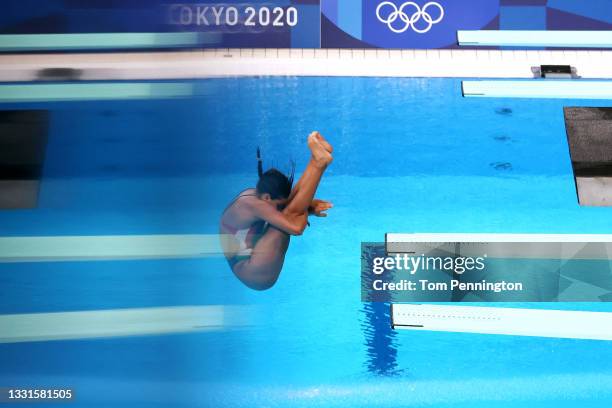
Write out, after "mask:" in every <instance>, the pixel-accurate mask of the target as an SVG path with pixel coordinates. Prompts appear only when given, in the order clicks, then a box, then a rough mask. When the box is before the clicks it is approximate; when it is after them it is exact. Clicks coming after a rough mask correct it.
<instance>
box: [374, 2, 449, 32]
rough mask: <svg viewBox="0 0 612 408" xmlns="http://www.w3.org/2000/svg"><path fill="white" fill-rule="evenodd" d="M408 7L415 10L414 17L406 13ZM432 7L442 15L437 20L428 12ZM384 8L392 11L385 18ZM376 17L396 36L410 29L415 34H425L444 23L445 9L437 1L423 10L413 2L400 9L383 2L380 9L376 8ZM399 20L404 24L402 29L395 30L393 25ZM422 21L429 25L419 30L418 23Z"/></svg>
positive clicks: (426, 5)
mask: <svg viewBox="0 0 612 408" xmlns="http://www.w3.org/2000/svg"><path fill="white" fill-rule="evenodd" d="M407 7H410V8H411V9H412V8H414V12H413V13H412V15H408V13H406V8H407ZM432 7H434V8H437V9H438V10H439V14H440V16H439V17H438V18H436V19H435V20H434V18H433V17H432V15H431V14H429V12H428V11H429V9H430V8H432ZM383 8H385V9H387V11H391V12H390V13H388V14H387V13H384V15H386V17H384V15H381V12H383V11H384V10H383ZM376 17H378V20H379V21H380V22H381V23H384V24H386V25H387V26H388V27H389V30H391V31H393V32H394V33H396V34H401V33H403V32H405V31H406V30H408V29H409V28H412V30H413V31H414V32H415V33H418V34H424V33H426V32H428V31H429V30H431V28H432V27H433V25H434V24H438V23H439V22H440V21H442V19H443V18H444V8H442V6H441V5H440V3H437V2H435V1H430V2H429V3H427V4H425V5H424V6H423V8H421V7H420V6H419V5H418V4H416V3H415V2H413V1H407V2H405V3H404V4H402V5H401V6H399V8H398V7H397V6H396V5H395V4H394V3H392V2H390V1H383V2H382V3H380V4H379V5H378V7H376ZM398 19H399V20H401V21H402V22H403V23H404V24H403V27H402V28H395V27H394V26H393V23H394V22H396V21H397V20H398ZM421 19H423V20H424V21H425V23H427V25H426V26H425V27H424V28H418V27H417V26H416V23H418V22H419V21H420V20H421Z"/></svg>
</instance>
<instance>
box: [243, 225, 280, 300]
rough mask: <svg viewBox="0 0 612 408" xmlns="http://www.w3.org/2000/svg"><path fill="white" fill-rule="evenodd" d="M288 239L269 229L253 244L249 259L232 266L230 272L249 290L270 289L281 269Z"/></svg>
mask: <svg viewBox="0 0 612 408" xmlns="http://www.w3.org/2000/svg"><path fill="white" fill-rule="evenodd" d="M289 239H290V236H289V234H287V233H285V232H283V231H280V230H277V229H276V228H274V227H269V228H268V229H267V231H266V232H265V233H264V234H263V235H262V237H261V238H260V239H259V240H258V241H257V243H256V244H255V247H254V248H253V253H252V255H251V257H250V258H249V259H248V260H245V261H242V262H239V263H237V264H236V265H234V267H233V268H232V270H233V271H234V273H235V274H236V276H237V277H238V279H240V281H242V283H244V284H245V285H247V286H248V287H249V288H251V289H256V290H266V289H269V288H271V287H272V286H273V285H274V283H276V280H277V279H278V275H280V272H281V270H282V268H283V263H284V262H285V254H286V253H287V248H288V247H289Z"/></svg>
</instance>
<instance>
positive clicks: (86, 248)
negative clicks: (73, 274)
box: [0, 234, 225, 263]
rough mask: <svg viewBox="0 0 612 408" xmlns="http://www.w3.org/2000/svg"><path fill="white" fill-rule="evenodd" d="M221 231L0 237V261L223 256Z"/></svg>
mask: <svg viewBox="0 0 612 408" xmlns="http://www.w3.org/2000/svg"><path fill="white" fill-rule="evenodd" d="M224 238H225V236H224V235H217V234H187V235H89V236H80V235H75V236H35V237H0V263H9V262H10V263H13V262H67V261H84V260H92V261H93V260H130V259H135V260H136V259H164V258H166V259H180V258H207V257H223V251H222V249H221V245H220V239H224Z"/></svg>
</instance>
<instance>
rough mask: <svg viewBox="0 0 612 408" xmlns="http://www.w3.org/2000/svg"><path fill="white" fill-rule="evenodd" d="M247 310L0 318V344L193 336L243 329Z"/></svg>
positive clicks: (119, 311)
mask: <svg viewBox="0 0 612 408" xmlns="http://www.w3.org/2000/svg"><path fill="white" fill-rule="evenodd" d="M254 317H255V314H254V308H253V307H251V306H237V305H231V306H229V305H206V306H176V307H151V308H131V309H112V310H93V311H75V312H54V313H29V314H9V315H0V343H20V342H35V341H51V340H76V339H91V338H111V337H124V336H142V335H164V334H175V333H195V332H202V331H220V330H232V329H240V328H246V327H250V326H252V325H253V319H254Z"/></svg>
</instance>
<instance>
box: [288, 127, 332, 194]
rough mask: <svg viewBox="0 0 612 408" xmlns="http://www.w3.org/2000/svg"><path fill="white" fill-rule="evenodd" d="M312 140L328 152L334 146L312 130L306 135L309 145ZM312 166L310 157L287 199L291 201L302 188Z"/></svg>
mask: <svg viewBox="0 0 612 408" xmlns="http://www.w3.org/2000/svg"><path fill="white" fill-rule="evenodd" d="M313 141H316V142H319V143H320V144H322V145H323V148H324V149H325V150H326V151H327V152H329V153H330V154H331V153H332V152H333V151H334V148H333V147H332V145H331V144H329V143H328V142H327V140H325V138H324V137H323V136H322V135H321V134H320V133H319V132H312V133H311V134H310V135H309V136H308V145H309V146H310V144H311V143H312V142H313ZM313 166H314V164H313V163H312V158H311V160H310V163H309V164H308V166H306V169H305V170H304V173H302V177H300V178H299V180H298V181H297V183H296V184H295V186H293V189H292V190H291V194H290V195H289V201H291V200H292V199H293V198H294V197H295V196H296V194H297V193H298V191H300V189H301V188H302V185H303V184H304V180H305V179H310V178H311V175H310V173H311V172H312V171H313V170H314V169H313Z"/></svg>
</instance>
